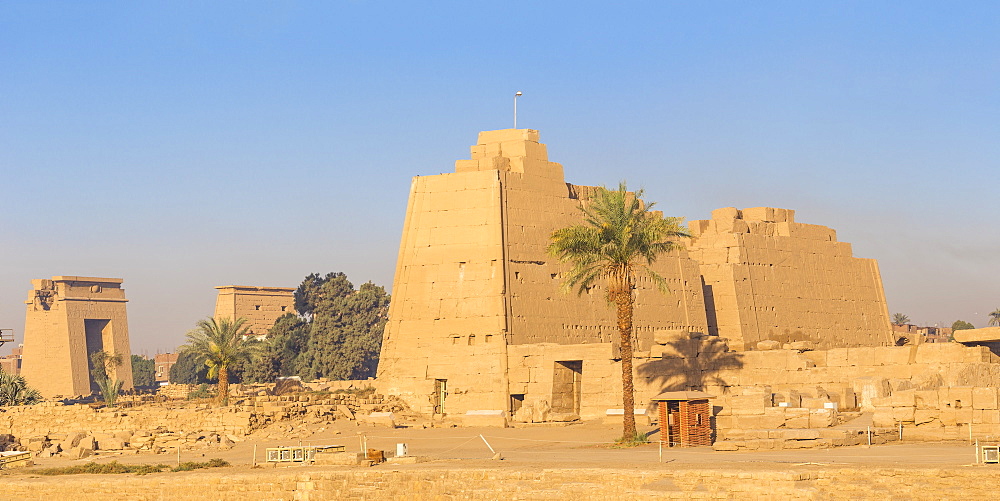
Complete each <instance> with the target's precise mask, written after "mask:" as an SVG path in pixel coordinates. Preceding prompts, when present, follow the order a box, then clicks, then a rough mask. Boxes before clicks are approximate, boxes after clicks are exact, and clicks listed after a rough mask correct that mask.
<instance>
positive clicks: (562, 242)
mask: <svg viewBox="0 0 1000 501" xmlns="http://www.w3.org/2000/svg"><path fill="white" fill-rule="evenodd" d="M642 194H643V191H642V190H639V191H636V192H635V193H634V194H633V193H629V192H628V189H627V188H626V186H625V183H624V182H622V183H621V184H619V185H618V189H617V190H609V189H607V188H604V187H601V188H598V190H597V191H596V192H595V193H594V196H593V198H592V199H591V200H589V201H586V202H584V204H583V205H582V207H581V210H582V212H583V219H584V223H583V224H581V225H575V226H570V227H567V228H562V229H559V230H556V231H555V232H553V233H552V237H551V239H552V242H551V243H550V244H549V246H548V252H549V253H550V254H551V255H553V256H555V257H558V258H559V260H560V261H562V262H564V263H568V264H570V265H571V269H570V271H569V274H568V275H567V277H566V279H565V281H564V282H563V286H564V288H565V289H566V290H573V289H576V292H577V294H583V293H584V292H586V291H587V290H589V289H590V288H592V287H594V286H596V285H597V283H598V282H603V283H604V284H605V286H606V288H607V290H606V298H607V301H608V302H609V303H610V304H612V305H614V307H615V309H616V314H617V320H618V331H619V334H620V336H621V340H620V342H621V357H622V405H623V407H624V409H625V416H624V420H623V433H622V440H624V441H629V442H633V441H636V440H637V438H638V436H637V433H636V429H635V414H634V409H635V401H634V398H635V396H634V387H633V381H632V351H633V350H632V314H633V309H634V305H635V298H634V293H633V289H634V288H635V279H636V276H637V273H642V274H645V275H646V276H648V277H649V278H650V279H651V280H652V281H653V283H655V284H656V285H657V287H658V288H659V289H660V290H661V291H662V292H664V293H666V292H668V289H667V284H666V280H665V279H664V278H663V277H661V276H660V275H659V274H657V273H656V272H655V271H653V269H652V268H651V265H652V264H653V263H654V262H656V259H657V258H658V257H659V256H661V255H663V254H665V253H667V252H671V251H673V250H675V249H679V248H680V247H681V244H680V243H679V242H678V239H679V238H680V237H685V236H688V235H687V233H686V232H685V231H684V230H683V229H682V228H681V226H680V225H681V222H682V219H681V218H674V217H663V216H662V214H660V213H659V212H653V211H652V210H651V209H652V208H653V206H654V205H655V204H653V203H643V202H642V200H641V199H640V198H641V197H642Z"/></svg>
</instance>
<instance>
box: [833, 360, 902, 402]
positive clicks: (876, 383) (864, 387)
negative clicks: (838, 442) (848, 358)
mask: <svg viewBox="0 0 1000 501" xmlns="http://www.w3.org/2000/svg"><path fill="white" fill-rule="evenodd" d="M831 351H832V350H831ZM851 387H852V388H853V389H854V393H855V394H856V395H857V396H858V407H859V408H860V409H861V410H862V411H868V410H872V409H874V405H873V404H872V399H874V398H881V397H885V396H887V395H888V394H889V382H888V381H887V380H885V379H883V378H873V377H859V378H857V379H854V380H853V381H851Z"/></svg>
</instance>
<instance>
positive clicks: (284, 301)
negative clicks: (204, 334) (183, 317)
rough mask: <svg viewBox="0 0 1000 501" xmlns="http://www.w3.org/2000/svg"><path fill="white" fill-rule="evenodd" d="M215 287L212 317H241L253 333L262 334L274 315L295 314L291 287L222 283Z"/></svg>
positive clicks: (271, 323)
mask: <svg viewBox="0 0 1000 501" xmlns="http://www.w3.org/2000/svg"><path fill="white" fill-rule="evenodd" d="M216 289H218V290H219V296H218V298H217V299H216V300H215V318H216V319H222V318H228V319H230V320H232V319H236V318H245V319H247V324H246V325H247V326H248V327H250V329H249V333H250V334H251V335H254V336H266V335H267V332H268V331H269V330H271V326H273V325H274V321H275V320H277V319H278V317H280V316H282V315H284V314H286V313H295V297H294V294H295V289H294V288H289V287H254V286H246V285H224V286H221V287H216Z"/></svg>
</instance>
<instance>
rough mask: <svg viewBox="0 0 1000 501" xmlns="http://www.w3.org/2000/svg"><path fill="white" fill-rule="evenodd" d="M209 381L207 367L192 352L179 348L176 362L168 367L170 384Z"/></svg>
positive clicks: (204, 382) (203, 382)
mask: <svg viewBox="0 0 1000 501" xmlns="http://www.w3.org/2000/svg"><path fill="white" fill-rule="evenodd" d="M209 382H211V381H210V380H209V379H208V367H207V366H205V364H204V363H202V362H200V361H198V357H197V356H195V354H194V353H188V352H186V351H184V350H183V349H182V350H179V351H178V353H177V362H176V363H174V365H172V366H171V367H170V383H171V384H206V383H209Z"/></svg>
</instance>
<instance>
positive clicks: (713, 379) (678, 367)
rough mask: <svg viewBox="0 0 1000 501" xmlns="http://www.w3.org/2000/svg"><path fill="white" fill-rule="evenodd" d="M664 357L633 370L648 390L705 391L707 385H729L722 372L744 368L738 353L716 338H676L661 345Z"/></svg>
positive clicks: (723, 386)
mask: <svg viewBox="0 0 1000 501" xmlns="http://www.w3.org/2000/svg"><path fill="white" fill-rule="evenodd" d="M662 349H663V358H658V359H650V360H649V361H648V362H644V363H641V364H639V365H638V366H637V367H636V373H637V375H638V376H639V377H640V378H642V379H645V381H646V384H647V385H648V386H649V387H651V388H657V387H658V389H659V392H660V393H662V392H665V391H684V390H705V387H706V386H716V387H722V388H723V391H725V390H724V388H725V387H727V386H729V385H728V383H727V382H726V380H725V379H724V378H723V374H722V373H723V372H724V371H729V370H734V369H740V368H742V367H743V357H742V355H741V354H740V353H737V352H734V351H729V347H728V346H726V343H725V342H724V341H722V340H721V339H720V338H719V337H717V336H698V337H696V338H694V339H687V338H683V339H676V340H674V341H671V342H669V343H668V344H666V345H665V346H663V348H662Z"/></svg>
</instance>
